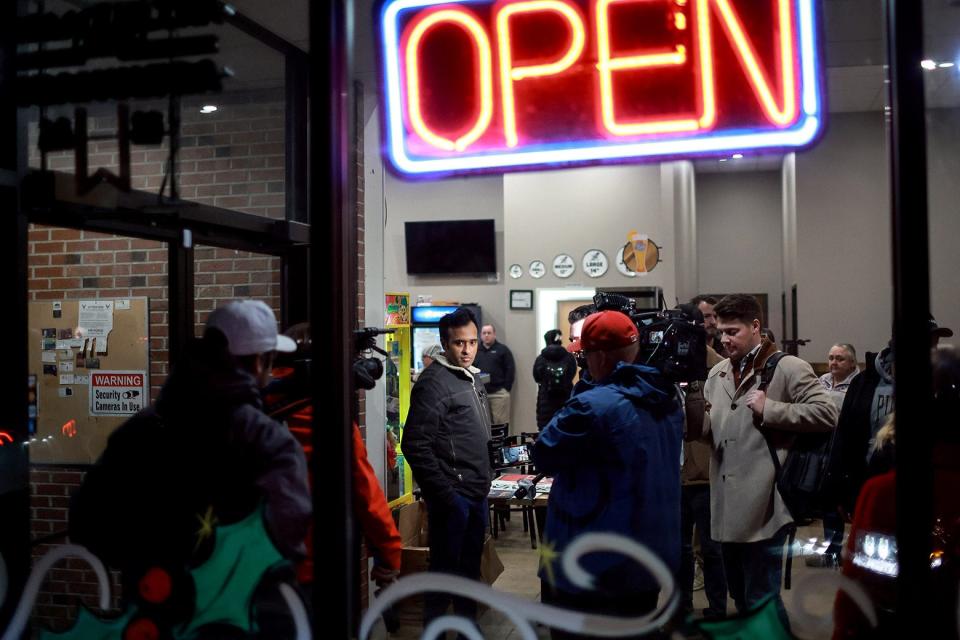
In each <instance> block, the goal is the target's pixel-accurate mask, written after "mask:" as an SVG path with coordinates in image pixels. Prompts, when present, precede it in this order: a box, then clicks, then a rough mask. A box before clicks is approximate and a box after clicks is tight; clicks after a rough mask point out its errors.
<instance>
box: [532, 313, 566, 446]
mask: <svg viewBox="0 0 960 640" xmlns="http://www.w3.org/2000/svg"><path fill="white" fill-rule="evenodd" d="M543 340H544V342H546V343H547V346H546V347H545V348H544V349H543V351H541V352H540V355H539V356H537V360H536V362H534V363H533V379H534V380H535V381H536V383H537V384H538V385H539V389H538V390H537V429H538V430H542V429H543V428H544V427H545V426H547V423H548V422H550V419H551V418H552V417H553V414H555V413H556V412H557V411H559V410H560V408H561V407H562V406H563V405H564V404H565V403H566V401H567V400H569V399H570V392H571V391H573V379H574V377H576V375H577V360H576V359H575V358H574V357H573V355H572V354H571V353H569V352H568V351H567V350H566V349H564V348H563V343H562V341H561V340H560V331H559V330H558V329H551V330H550V331H547V332H546V333H545V334H544V335H543Z"/></svg>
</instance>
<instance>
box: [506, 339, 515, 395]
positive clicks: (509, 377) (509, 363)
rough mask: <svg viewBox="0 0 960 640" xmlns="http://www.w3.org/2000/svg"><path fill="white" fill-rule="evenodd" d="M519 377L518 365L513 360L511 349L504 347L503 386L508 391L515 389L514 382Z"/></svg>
mask: <svg viewBox="0 0 960 640" xmlns="http://www.w3.org/2000/svg"><path fill="white" fill-rule="evenodd" d="M516 378H517V365H516V364H515V363H514V361H513V353H512V352H511V351H510V349H508V348H506V347H504V348H503V387H504V388H505V389H506V390H507V391H512V390H513V383H514V381H515V380H516Z"/></svg>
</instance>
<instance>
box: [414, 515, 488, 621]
mask: <svg viewBox="0 0 960 640" xmlns="http://www.w3.org/2000/svg"><path fill="white" fill-rule="evenodd" d="M397 529H398V530H399V531H400V538H401V539H402V540H403V550H402V556H401V564H400V577H403V576H406V575H409V574H411V573H417V572H420V571H426V570H427V569H428V568H429V567H430V538H429V533H428V526H427V505H426V504H425V503H424V502H423V501H422V500H418V501H416V502H412V503H410V504H406V505H403V506H402V507H400V508H399V509H398V510H397ZM501 573H503V562H501V561H500V556H498V555H497V549H496V546H494V541H493V538H492V537H491V536H490V534H489V533H487V536H486V539H485V540H484V543H483V556H482V557H481V559H480V579H481V580H482V581H483V582H485V583H486V584H489V585H492V584H493V583H494V582H495V581H496V580H497V578H499V577H500V574H501ZM397 614H398V616H399V618H400V623H401V624H402V625H410V626H420V625H422V624H423V596H415V597H413V598H408V599H407V600H404V601H403V602H402V603H401V604H400V605H398V606H397Z"/></svg>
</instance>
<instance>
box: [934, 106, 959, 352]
mask: <svg viewBox="0 0 960 640" xmlns="http://www.w3.org/2000/svg"><path fill="white" fill-rule="evenodd" d="M927 145H928V147H927V175H928V176H929V179H928V189H929V210H930V310H931V312H932V313H933V315H934V317H936V319H937V322H939V323H940V324H941V325H943V326H945V327H950V328H952V329H953V330H954V332H957V333H958V334H960V304H958V302H957V301H958V300H960V284H958V283H960V252H958V239H960V212H958V203H960V109H938V110H935V111H929V112H928V113H927ZM944 342H948V343H952V344H960V340H958V338H957V336H956V335H955V336H954V337H953V338H949V339H947V340H945V341H944Z"/></svg>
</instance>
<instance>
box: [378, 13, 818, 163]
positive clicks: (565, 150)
mask: <svg viewBox="0 0 960 640" xmlns="http://www.w3.org/2000/svg"><path fill="white" fill-rule="evenodd" d="M815 1H816V0H797V8H798V9H799V20H798V30H799V35H800V37H799V41H800V61H801V65H800V68H801V72H800V75H801V87H802V91H803V95H802V111H803V116H801V118H800V120H799V121H798V122H797V123H796V124H794V125H793V126H792V127H790V128H788V129H781V130H778V131H762V130H761V131H754V130H750V129H745V130H741V131H730V130H726V131H722V132H721V133H718V134H715V135H710V134H706V135H703V136H698V137H693V138H686V139H666V140H645V141H642V142H632V143H621V144H616V143H613V144H601V145H599V146H598V145H597V143H598V142H600V141H599V140H597V139H591V140H590V141H589V142H590V145H591V146H578V145H581V144H583V143H584V142H587V141H586V140H582V141H569V142H564V143H548V144H541V145H540V147H539V148H538V149H531V150H528V151H497V152H493V153H487V154H484V153H482V152H481V153H478V154H477V155H474V156H467V157H455V158H430V159H417V158H411V157H410V156H409V155H408V154H407V151H406V149H405V148H404V145H403V140H404V136H403V133H404V130H403V106H402V102H401V95H400V61H399V59H398V56H399V52H400V44H399V34H398V30H397V25H398V20H397V18H398V15H399V13H400V12H401V11H404V10H406V9H414V8H424V7H431V6H436V5H441V4H473V3H478V2H483V3H486V2H489V0H395V1H394V2H389V1H388V2H387V3H386V4H385V5H384V7H383V10H382V13H381V20H380V24H381V26H382V33H383V43H382V44H383V65H384V73H383V75H384V77H386V79H387V87H386V95H387V107H388V108H387V113H386V116H385V119H386V124H387V140H388V143H387V152H388V154H387V155H388V156H389V158H390V161H391V163H392V164H393V166H394V167H396V168H397V169H398V170H399V171H401V172H403V173H406V174H411V175H425V174H433V173H451V172H462V171H477V170H493V169H497V168H505V169H508V168H511V167H527V168H533V167H539V166H544V165H550V164H568V163H579V162H590V161H597V162H602V161H611V160H628V159H631V158H637V159H641V158H650V157H670V156H692V155H708V154H716V153H720V152H724V151H744V150H749V149H781V148H788V147H802V146H804V145H806V144H808V143H809V142H811V141H812V140H813V139H814V138H815V137H816V135H817V133H818V132H819V131H820V127H821V124H822V118H821V117H820V116H821V113H822V108H823V101H822V94H821V92H820V77H819V75H818V74H817V59H818V52H817V44H816V42H815V40H814V34H815V30H816V29H815V26H816V23H815V11H816V9H815V7H814V4H815ZM795 17H796V16H795ZM390 107H395V108H390Z"/></svg>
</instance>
